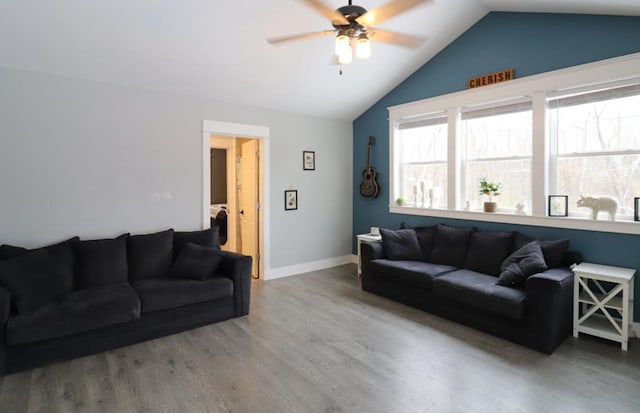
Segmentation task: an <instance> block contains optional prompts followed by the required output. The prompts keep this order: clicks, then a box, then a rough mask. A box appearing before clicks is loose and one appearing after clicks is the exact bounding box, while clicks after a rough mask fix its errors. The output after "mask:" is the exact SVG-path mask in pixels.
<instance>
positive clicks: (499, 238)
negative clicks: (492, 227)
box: [464, 231, 513, 277]
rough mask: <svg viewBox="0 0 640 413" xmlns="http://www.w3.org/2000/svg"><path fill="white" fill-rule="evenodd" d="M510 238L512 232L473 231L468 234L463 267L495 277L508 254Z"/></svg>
mask: <svg viewBox="0 0 640 413" xmlns="http://www.w3.org/2000/svg"><path fill="white" fill-rule="evenodd" d="M512 238H513V233H512V232H485V231H474V232H473V233H472V234H471V235H470V236H469V248H468V249H467V255H466V257H465V260H464V268H466V269H468V270H472V271H476V272H480V273H483V274H488V275H493V276H495V277H497V276H498V275H500V265H501V264H502V261H504V259H505V258H507V256H508V255H509V248H511V241H512Z"/></svg>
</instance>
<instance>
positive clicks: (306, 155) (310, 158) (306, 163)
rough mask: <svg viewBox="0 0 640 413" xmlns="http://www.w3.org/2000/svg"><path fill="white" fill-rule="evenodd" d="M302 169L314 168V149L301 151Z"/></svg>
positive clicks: (311, 169) (313, 169) (312, 169)
mask: <svg viewBox="0 0 640 413" xmlns="http://www.w3.org/2000/svg"><path fill="white" fill-rule="evenodd" d="M302 169H303V170H305V171H315V170H316V153H315V152H314V151H303V152H302Z"/></svg>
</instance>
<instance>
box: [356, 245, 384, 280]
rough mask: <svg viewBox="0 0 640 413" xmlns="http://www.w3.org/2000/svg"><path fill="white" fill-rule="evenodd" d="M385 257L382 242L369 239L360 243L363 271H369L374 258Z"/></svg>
mask: <svg viewBox="0 0 640 413" xmlns="http://www.w3.org/2000/svg"><path fill="white" fill-rule="evenodd" d="M380 258H384V250H383V249H382V242H380V241H368V242H363V243H362V244H360V265H361V269H362V273H363V274H364V273H368V269H369V263H370V262H371V261H373V260H377V259H380Z"/></svg>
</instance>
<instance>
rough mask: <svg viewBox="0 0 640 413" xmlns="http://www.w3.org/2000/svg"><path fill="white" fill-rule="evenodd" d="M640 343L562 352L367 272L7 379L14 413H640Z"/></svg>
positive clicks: (324, 274)
mask: <svg viewBox="0 0 640 413" xmlns="http://www.w3.org/2000/svg"><path fill="white" fill-rule="evenodd" d="M638 388H640V345H639V344H638V342H637V340H632V341H631V343H630V346H629V351H628V352H622V351H620V349H619V346H617V345H616V344H615V343H610V342H607V341H604V340H600V339H596V338H591V337H580V338H579V339H574V338H569V339H568V340H567V341H566V342H565V343H564V344H563V345H562V346H561V347H560V348H559V349H558V350H557V351H556V352H555V353H554V354H553V355H551V356H547V355H544V354H541V353H538V352H536V351H533V350H530V349H528V348H525V347H522V346H518V345H515V344H512V343H510V342H507V341H504V340H501V339H498V338H496V337H492V336H489V335H486V334H483V333H480V332H478V331H475V330H472V329H469V328H467V327H464V326H461V325H458V324H455V323H452V322H450V321H448V320H445V319H441V318H438V317H436V316H433V315H430V314H427V313H424V312H422V311H419V310H416V309H413V308H410V307H407V306H404V305H402V304H400V303H396V302H393V301H391V300H387V299H384V298H382V297H378V296H375V295H372V294H369V293H366V292H364V291H362V290H361V288H360V285H359V279H358V278H357V276H356V268H355V265H345V266H340V267H335V268H330V269H327V270H322V271H315V272H312V273H308V274H301V275H298V276H294V277H288V278H283V279H278V280H273V281H267V282H264V281H256V282H254V283H253V286H252V307H251V314H250V315H249V316H248V317H243V318H240V319H234V320H228V321H225V322H222V323H217V324H213V325H209V326H206V327H203V328H199V329H195V330H191V331H187V332H184V333H180V334H176V335H173V336H169V337H162V338H159V339H156V340H151V341H148V342H144V343H139V344H136V345H133V346H129V347H125V348H121V349H117V350H114V351H109V352H105V353H101V354H96V355H92V356H88V357H83V358H80V359H77V360H72V361H69V362H65V363H57V364H52V365H48V366H44V367H42V368H39V369H35V370H32V371H29V372H24V373H19V374H14V375H11V376H6V377H3V378H0V411H1V412H5V411H7V412H185V411H188V412H214V413H215V412H278V413H281V412H282V413H286V412H367V413H387V412H403V413H404V412H407V413H412V412H415V413H424V412H470V411H471V412H549V411H553V412H575V411H585V412H589V411H598V412H604V411H612V412H613V411H615V412H631V411H637V409H638V406H640V392H638V391H637V389H638Z"/></svg>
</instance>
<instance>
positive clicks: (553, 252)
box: [512, 232, 569, 268]
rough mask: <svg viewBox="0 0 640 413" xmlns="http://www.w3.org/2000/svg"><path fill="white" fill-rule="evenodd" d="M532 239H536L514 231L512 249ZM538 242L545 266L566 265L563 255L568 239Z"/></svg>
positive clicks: (520, 246) (567, 245)
mask: <svg viewBox="0 0 640 413" xmlns="http://www.w3.org/2000/svg"><path fill="white" fill-rule="evenodd" d="M532 241H536V240H535V239H534V238H531V237H528V236H526V235H524V234H520V233H518V232H516V233H515V236H514V238H513V248H512V251H515V250H518V249H520V248H522V247H524V246H525V245H526V244H528V243H530V242H532ZM538 242H539V243H540V248H541V249H542V254H543V255H544V260H545V262H546V263H547V267H549V268H555V267H564V266H566V263H565V256H566V254H567V251H568V249H569V240H568V239H558V240H553V241H538Z"/></svg>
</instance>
